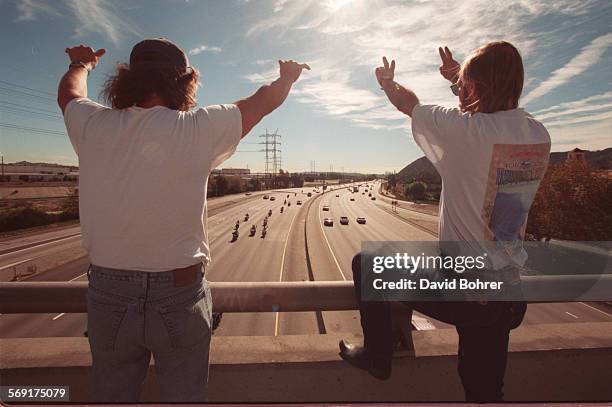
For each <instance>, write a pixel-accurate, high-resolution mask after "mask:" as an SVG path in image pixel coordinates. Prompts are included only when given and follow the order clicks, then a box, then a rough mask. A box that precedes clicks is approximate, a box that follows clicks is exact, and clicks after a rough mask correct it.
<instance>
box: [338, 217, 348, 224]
mask: <svg viewBox="0 0 612 407" xmlns="http://www.w3.org/2000/svg"><path fill="white" fill-rule="evenodd" d="M340 224H341V225H348V224H349V220H348V216H340Z"/></svg>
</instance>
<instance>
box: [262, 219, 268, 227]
mask: <svg viewBox="0 0 612 407" xmlns="http://www.w3.org/2000/svg"><path fill="white" fill-rule="evenodd" d="M263 226H264V228H265V227H267V226H268V218H264V220H263Z"/></svg>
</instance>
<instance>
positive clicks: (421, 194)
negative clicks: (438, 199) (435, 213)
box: [406, 181, 427, 201]
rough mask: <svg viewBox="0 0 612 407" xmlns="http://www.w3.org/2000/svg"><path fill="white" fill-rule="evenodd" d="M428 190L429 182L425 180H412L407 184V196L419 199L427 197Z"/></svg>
mask: <svg viewBox="0 0 612 407" xmlns="http://www.w3.org/2000/svg"><path fill="white" fill-rule="evenodd" d="M426 191H427V184H425V183H424V182H420V181H417V182H411V183H410V184H408V185H406V197H407V198H409V199H414V200H417V201H422V200H424V199H425V192H426Z"/></svg>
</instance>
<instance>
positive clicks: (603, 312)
mask: <svg viewBox="0 0 612 407" xmlns="http://www.w3.org/2000/svg"><path fill="white" fill-rule="evenodd" d="M579 304H582V305H584V306H585V307H589V308H591V309H593V310H595V311H597V312H599V313H602V314H604V315H605V316H607V317H609V318H612V315H611V314H608V313H607V312H605V311H602V310H600V309H599V308H596V307H594V306H592V305H589V304H585V303H584V302H582V301H581V302H579Z"/></svg>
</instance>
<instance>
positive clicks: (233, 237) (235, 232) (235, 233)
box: [232, 229, 239, 242]
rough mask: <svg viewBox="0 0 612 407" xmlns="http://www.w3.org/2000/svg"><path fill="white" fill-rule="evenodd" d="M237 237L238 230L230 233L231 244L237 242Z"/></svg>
mask: <svg viewBox="0 0 612 407" xmlns="http://www.w3.org/2000/svg"><path fill="white" fill-rule="evenodd" d="M238 235H239V233H238V229H236V230H234V231H233V232H232V242H235V241H236V240H238Z"/></svg>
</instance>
